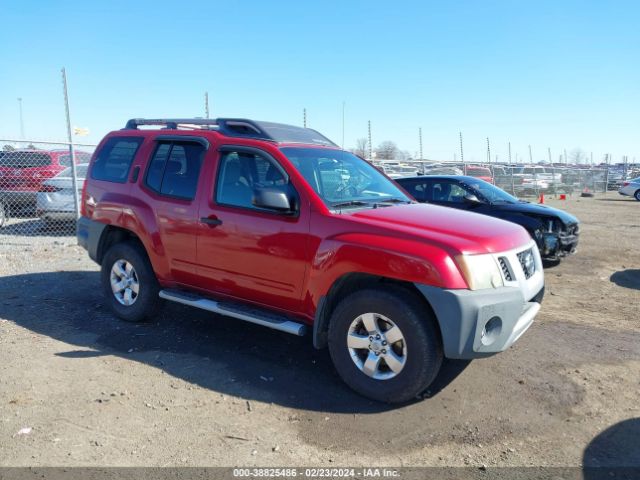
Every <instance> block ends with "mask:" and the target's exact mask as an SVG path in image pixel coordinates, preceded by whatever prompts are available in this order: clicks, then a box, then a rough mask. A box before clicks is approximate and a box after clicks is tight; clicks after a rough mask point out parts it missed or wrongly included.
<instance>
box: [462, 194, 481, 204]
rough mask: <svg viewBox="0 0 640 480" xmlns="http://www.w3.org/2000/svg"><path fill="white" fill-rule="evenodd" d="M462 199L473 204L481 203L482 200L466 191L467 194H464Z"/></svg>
mask: <svg viewBox="0 0 640 480" xmlns="http://www.w3.org/2000/svg"><path fill="white" fill-rule="evenodd" d="M464 201H465V202H466V203H473V204H475V203H482V202H481V201H480V199H479V198H478V197H476V196H475V195H474V194H473V193H467V194H466V195H465V196H464Z"/></svg>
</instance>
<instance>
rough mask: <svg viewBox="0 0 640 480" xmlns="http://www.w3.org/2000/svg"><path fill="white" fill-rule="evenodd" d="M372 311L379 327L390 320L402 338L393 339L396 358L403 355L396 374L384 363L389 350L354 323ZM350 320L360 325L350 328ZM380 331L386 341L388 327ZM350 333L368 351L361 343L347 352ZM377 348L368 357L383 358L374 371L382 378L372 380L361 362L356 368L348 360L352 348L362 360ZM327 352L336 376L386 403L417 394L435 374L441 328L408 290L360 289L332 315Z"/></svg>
mask: <svg viewBox="0 0 640 480" xmlns="http://www.w3.org/2000/svg"><path fill="white" fill-rule="evenodd" d="M372 313H373V314H375V315H374V318H375V319H376V321H375V322H376V324H377V325H378V326H380V327H383V326H385V327H386V326H389V324H388V323H386V321H387V320H389V321H391V322H392V324H393V325H395V326H396V327H398V328H399V329H400V332H401V334H402V337H403V338H402V340H400V341H396V342H395V343H393V349H394V353H396V354H397V355H395V357H396V358H404V364H403V366H402V368H401V369H400V370H399V371H397V372H394V371H392V370H391V368H390V366H389V365H387V364H386V359H387V358H388V355H389V352H390V351H391V350H389V351H387V352H385V354H384V355H383V353H382V352H384V350H382V351H381V350H380V349H381V348H384V347H381V346H380V341H378V343H377V344H376V343H375V341H374V342H371V340H370V338H371V337H374V335H369V334H370V333H371V330H370V329H369V328H366V329H365V328H364V322H361V323H358V322H359V321H358V322H357V319H358V318H361V319H364V318H367V319H368V323H369V324H370V323H371V317H369V315H371V314H372ZM365 314H366V315H365ZM354 322H356V323H355V324H356V325H358V324H359V325H361V326H362V328H360V329H358V330H356V331H353V326H354ZM367 331H368V333H367ZM379 331H380V332H381V337H382V340H385V338H386V337H385V333H388V332H389V331H390V329H386V328H385V329H382V328H380V330H379ZM352 332H353V333H354V334H356V336H357V338H355V340H357V341H358V342H359V343H358V345H361V343H362V342H369V346H371V345H373V349H370V348H368V347H363V346H360V347H359V348H358V349H354V350H350V347H349V345H348V343H347V337H348V336H349V335H350V334H351V333H352ZM367 335H369V336H367ZM374 338H375V337H374ZM391 343H392V342H391V339H390V340H389V342H387V343H386V344H385V345H387V347H386V348H389V344H391ZM351 345H352V346H353V345H354V344H353V343H352V344H351ZM403 347H404V348H406V350H405V349H404V348H403ZM376 350H377V351H378V352H379V353H380V356H375V357H371V358H372V359H373V361H376V357H378V358H380V357H381V358H383V359H384V361H381V360H378V361H379V362H380V363H379V364H378V365H379V370H377V371H379V373H380V376H381V377H384V376H387V378H375V377H374V376H371V375H370V374H367V373H365V370H363V366H358V365H357V364H356V361H355V360H354V359H353V358H352V352H356V356H357V358H358V359H359V361H360V362H361V364H362V363H365V362H364V359H369V357H370V356H371V355H373V354H374V353H375V351H376ZM329 352H330V354H331V359H332V360H333V364H334V366H335V368H336V370H337V371H338V374H339V375H340V377H341V378H342V380H343V381H344V382H345V383H346V384H347V385H348V386H349V387H351V388H352V389H353V390H355V391H356V392H358V393H360V394H361V395H364V396H365V397H368V398H371V399H373V400H377V401H380V402H386V403H402V402H407V401H409V400H412V399H414V398H416V396H418V395H419V394H421V393H422V392H423V391H424V390H425V389H426V388H427V387H428V386H429V385H430V384H431V383H432V382H433V380H434V379H435V378H436V375H437V374H438V372H439V370H440V366H441V365H442V359H443V352H442V341H441V338H440V332H439V330H438V327H437V325H436V319H435V318H434V316H433V314H432V313H431V310H430V309H429V308H428V307H425V305H424V303H423V302H422V301H421V300H420V299H419V298H418V297H417V296H416V295H415V294H414V293H413V292H410V291H408V290H405V289H403V288H400V287H391V288H389V287H386V288H385V289H384V290H382V289H368V290H362V291H359V292H355V293H353V294H351V295H349V296H348V297H346V298H344V299H343V300H342V301H341V302H340V303H339V304H338V306H337V307H336V309H335V310H334V312H333V314H332V315H331V321H330V324H329ZM354 358H356V357H354ZM397 366H398V364H397V363H396V369H397ZM369 371H370V372H371V369H369Z"/></svg>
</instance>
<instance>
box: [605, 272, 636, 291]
mask: <svg viewBox="0 0 640 480" xmlns="http://www.w3.org/2000/svg"><path fill="white" fill-rule="evenodd" d="M609 280H611V281H612V282H613V283H615V284H616V285H618V286H619V287H624V288H631V289H634V290H640V269H631V268H629V269H627V270H620V271H618V272H615V273H614V274H613V275H611V277H609Z"/></svg>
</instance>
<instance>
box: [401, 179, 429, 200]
mask: <svg viewBox="0 0 640 480" xmlns="http://www.w3.org/2000/svg"><path fill="white" fill-rule="evenodd" d="M402 186H403V187H404V189H405V190H406V191H407V192H409V193H410V194H411V195H412V196H413V198H415V199H416V200H418V201H419V202H426V201H427V200H428V198H427V184H426V183H423V182H411V183H408V184H406V183H405V184H404V185H402Z"/></svg>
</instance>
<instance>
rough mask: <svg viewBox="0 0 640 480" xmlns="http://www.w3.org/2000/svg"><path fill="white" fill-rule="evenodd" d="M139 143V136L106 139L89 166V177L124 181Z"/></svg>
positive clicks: (140, 139)
mask: <svg viewBox="0 0 640 480" xmlns="http://www.w3.org/2000/svg"><path fill="white" fill-rule="evenodd" d="M140 144H142V138H140V137H113V138H111V139H109V140H107V142H106V143H105V144H104V146H103V147H102V149H101V150H100V152H99V153H98V156H97V157H96V160H95V162H94V164H93V167H92V168H91V178H93V179H95V180H103V181H106V182H116V183H125V182H126V181H127V177H128V176H129V168H130V167H131V162H133V158H134V157H135V156H136V152H137V151H138V147H140Z"/></svg>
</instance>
